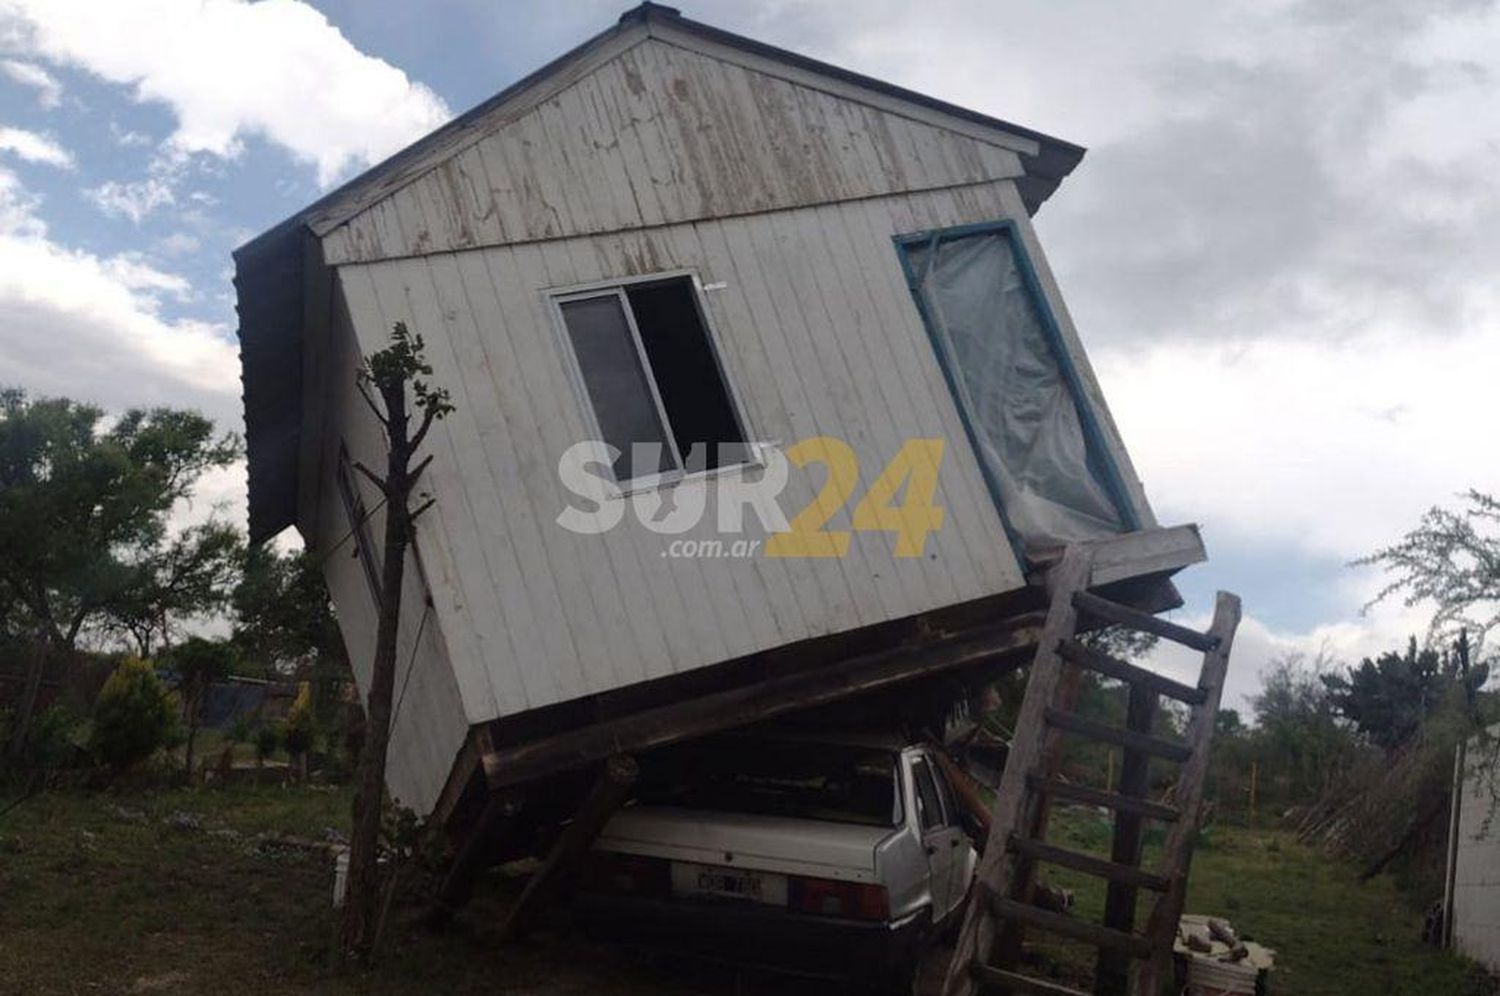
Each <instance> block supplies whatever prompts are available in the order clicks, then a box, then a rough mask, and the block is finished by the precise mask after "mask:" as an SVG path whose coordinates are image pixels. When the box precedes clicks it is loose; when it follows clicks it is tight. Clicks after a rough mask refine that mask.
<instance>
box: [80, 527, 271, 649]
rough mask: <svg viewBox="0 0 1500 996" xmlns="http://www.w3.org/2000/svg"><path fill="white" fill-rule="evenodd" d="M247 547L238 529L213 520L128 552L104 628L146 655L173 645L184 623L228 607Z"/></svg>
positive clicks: (106, 613)
mask: <svg viewBox="0 0 1500 996" xmlns="http://www.w3.org/2000/svg"><path fill="white" fill-rule="evenodd" d="M243 548H244V543H243V541H242V540H241V539H240V534H239V531H238V530H237V529H235V528H234V527H233V526H230V525H228V524H227V523H223V522H216V521H210V522H207V523H203V524H202V525H197V526H191V527H189V528H187V529H184V530H182V531H181V532H180V533H178V534H177V535H175V536H173V537H171V538H164V539H163V540H161V541H160V542H159V543H157V544H155V545H153V546H150V547H146V548H142V549H137V550H135V551H132V552H130V553H129V554H128V557H129V560H128V561H127V562H124V563H122V565H121V569H122V575H121V579H122V583H121V585H120V587H119V590H118V591H117V592H115V594H114V595H113V596H112V597H111V598H110V599H109V601H108V603H107V605H106V606H105V609H104V615H105V618H104V621H103V625H104V627H105V628H106V629H108V630H110V631H112V632H115V633H118V634H120V635H123V636H126V637H127V638H129V639H130V640H131V642H133V643H134V644H135V648H136V652H137V653H138V654H140V655H141V656H142V657H149V656H151V654H152V652H153V651H154V650H156V649H158V648H161V647H168V646H170V645H171V644H172V643H173V641H174V640H175V639H176V638H177V637H178V636H179V635H180V633H179V631H180V629H181V626H182V624H183V623H184V622H185V621H187V620H189V619H193V618H204V617H208V616H212V615H214V614H216V613H217V612H219V611H220V610H221V609H223V608H224V607H225V606H227V605H228V604H229V600H230V596H231V594H232V592H233V590H234V586H235V584H236V583H237V582H238V580H239V576H240V563H241V561H242V559H243V557H242V551H243ZM122 560H124V558H123V557H122Z"/></svg>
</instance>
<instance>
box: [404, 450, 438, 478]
mask: <svg viewBox="0 0 1500 996" xmlns="http://www.w3.org/2000/svg"><path fill="white" fill-rule="evenodd" d="M430 463H432V454H431V453H429V454H427V456H425V457H423V458H422V461H421V463H418V464H417V465H416V466H415V467H413V468H412V470H411V473H409V474H407V475H406V483H407V485H408V486H410V485H413V484H416V483H417V478H419V477H421V476H422V471H424V470H426V469H427V465H428V464H430Z"/></svg>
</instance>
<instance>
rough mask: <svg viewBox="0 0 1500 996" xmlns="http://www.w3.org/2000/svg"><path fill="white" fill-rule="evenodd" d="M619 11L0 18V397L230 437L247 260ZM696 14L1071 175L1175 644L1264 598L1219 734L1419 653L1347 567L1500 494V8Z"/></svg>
mask: <svg viewBox="0 0 1500 996" xmlns="http://www.w3.org/2000/svg"><path fill="white" fill-rule="evenodd" d="M622 9H623V7H622V5H619V4H603V3H596V2H581V3H571V4H565V5H564V4H556V3H532V2H503V0H445V2H439V3H429V4H416V3H411V2H409V0H400V2H396V0H327V2H313V3H304V2H299V0H266V2H264V3H257V4H247V3H243V2H239V0H114V2H112V3H110V4H98V3H89V2H74V0H48V2H43V0H0V381H4V382H18V383H21V384H22V385H24V386H26V387H28V388H30V389H32V390H33V391H36V392H38V393H43V394H46V393H66V394H69V395H73V396H79V397H89V398H93V399H95V400H97V401H99V402H100V403H102V404H104V405H106V406H107V407H110V408H120V407H123V406H125V405H129V404H138V403H156V402H172V403H189V404H194V405H198V406H200V407H202V408H203V409H204V410H206V411H208V412H210V413H212V414H214V415H215V416H216V417H218V418H221V419H223V420H224V421H225V422H226V424H230V425H233V424H235V423H236V420H237V419H238V382H237V364H236V361H235V353H234V346H233V332H232V330H233V326H234V313H233V289H232V287H231V285H230V283H229V275H230V259H229V252H230V250H231V249H232V248H233V247H234V246H236V245H237V244H239V243H241V242H243V241H244V240H245V239H247V238H248V237H250V236H252V235H254V234H256V233H257V232H259V231H261V230H263V229H265V228H267V227H269V226H270V225H271V224H273V223H275V222H277V221H279V220H280V219H282V218H284V217H285V216H287V215H289V214H291V213H292V212H294V211H295V210H297V209H298V208H300V207H302V206H303V205H305V204H306V203H308V202H309V201H311V200H313V199H315V198H316V197H318V196H319V195H320V194H321V193H322V192H324V191H326V190H327V189H329V188H330V187H331V186H332V185H334V184H336V183H337V182H338V181H339V180H341V179H344V178H347V177H348V176H350V175H352V174H353V173H355V172H357V171H358V170H359V169H360V168H362V167H363V166H364V165H367V164H368V163H369V162H371V161H374V160H376V159H378V158H380V157H382V156H384V155H386V154H389V153H390V152H393V151H395V150H396V149H398V148H400V147H401V146H403V145H404V144H406V143H407V142H409V141H411V140H413V139H415V138H417V137H420V136H421V135H422V134H424V133H425V132H426V131H428V130H430V129H431V128H432V127H435V126H436V125H437V124H439V123H441V122H442V121H443V120H445V119H446V118H447V117H448V116H450V115H451V114H453V113H457V112H460V111H462V110H464V109H465V108H467V107H469V106H471V105H472V104H474V103H476V102H478V101H480V100H482V99H484V98H485V97H487V96H489V95H490V94H492V93H493V92H495V91H496V90H498V89H500V88H501V87H503V86H504V85H506V84H507V83H509V82H511V81H513V80H515V79H516V78H518V77H519V76H521V75H523V74H525V73H526V72H529V71H530V70H531V69H534V68H536V67H537V66H538V65H540V64H541V63H543V62H545V61H547V60H548V59H550V58H552V57H554V56H555V55H557V54H559V53H561V52H562V51H563V50H565V49H566V48H568V47H570V46H572V45H574V44H576V43H578V42H579V41H582V40H583V39H584V38H586V37H587V36H588V35H590V34H592V33H594V32H596V31H598V30H601V29H602V28H604V27H606V26H608V25H609V24H610V23H612V22H613V20H614V19H615V17H617V16H618V14H619V13H620V11H621V10H622ZM684 13H686V14H688V15H689V16H693V17H696V18H698V19H700V20H704V21H708V22H709V23H713V24H717V25H720V26H723V27H726V28H730V29H731V30H736V31H740V32H743V33H746V34H750V35H752V36H754V37H758V38H762V39H764V40H767V41H770V42H772V43H775V44H779V45H783V46H786V47H789V48H792V49H795V50H797V51H801V52H804V53H806V54H808V55H812V56H814V57H817V58H821V59H825V60H827V61H831V62H834V63H838V64H842V65H846V66H849V67H851V68H854V69H858V70H860V71H863V72H866V73H869V74H871V75H874V76H879V77H884V78H887V79H891V80H893V81H895V82H899V83H902V84H904V85H907V86H910V87H913V88H915V89H918V90H923V91H926V92H929V93H932V94H934V95H936V96H939V97H943V98H945V99H949V100H952V101H954V102H956V103H960V104H964V105H967V106H971V107H974V108H976V109H978V110H982V111H985V112H989V113H992V114H995V115H998V116H1000V117H1004V118H1007V119H1010V120H1013V121H1017V122H1021V123H1024V124H1027V125H1030V126H1033V127H1035V128H1038V129H1040V130H1043V131H1047V132H1050V133H1052V134H1056V135H1058V136H1060V137H1064V138H1067V139H1070V140H1073V141H1077V142H1079V143H1081V144H1084V145H1087V146H1089V147H1090V153H1089V155H1088V156H1087V157H1086V158H1085V160H1084V163H1083V165H1082V167H1081V168H1080V169H1079V171H1078V172H1077V173H1076V174H1075V175H1074V176H1073V177H1072V178H1070V179H1069V180H1068V181H1067V182H1066V183H1065V184H1064V185H1063V187H1062V189H1061V190H1060V191H1059V193H1058V194H1057V195H1056V197H1055V198H1054V199H1053V201H1051V202H1049V204H1048V205H1047V206H1046V207H1045V208H1044V209H1043V211H1042V212H1041V214H1040V215H1039V216H1038V219H1037V224H1038V227H1039V230H1040V232H1041V235H1042V238H1043V240H1044V244H1045V245H1046V246H1047V249H1048V252H1049V255H1050V257H1051V259H1052V262H1053V265H1054V267H1055V268H1056V269H1057V271H1058V273H1059V276H1060V278H1061V280H1062V284H1063V289H1064V292H1065V294H1066V295H1067V297H1068V301H1069V306H1070V309H1071V310H1072V312H1073V314H1074V317H1075V319H1076V321H1077V323H1078V325H1079V327H1080V329H1081V331H1082V334H1083V335H1084V338H1085V342H1086V343H1087V344H1088V346H1089V349H1090V353H1091V356H1092V357H1093V360H1094V362H1095V364H1096V367H1097V368H1098V371H1099V374H1100V376H1101V379H1102V380H1103V383H1104V386H1105V390H1106V393H1107V395H1108V397H1109V398H1110V401H1111V404H1112V407H1113V410H1114V413H1115V416H1116V418H1117V420H1118V421H1119V422H1120V424H1121V428H1122V431H1123V432H1124V435H1125V438H1126V441H1127V443H1128V444H1129V446H1130V448H1131V451H1132V453H1133V455H1134V457H1135V460H1136V462H1137V465H1138V470H1139V471H1140V473H1141V475H1142V477H1143V478H1144V480H1145V482H1146V486H1147V490H1148V493H1149V494H1150V495H1151V496H1152V498H1153V501H1154V503H1155V504H1156V507H1157V511H1158V514H1159V516H1160V518H1161V519H1162V520H1163V521H1166V522H1180V521H1196V522H1200V523H1202V524H1203V526H1204V530H1205V535H1206V537H1207V539H1208V542H1209V548H1210V552H1211V554H1212V556H1213V560H1212V562H1211V563H1210V564H1209V565H1207V566H1205V567H1202V568H1198V569H1195V570H1194V571H1191V572H1189V573H1188V574H1187V575H1185V576H1184V577H1183V580H1182V585H1183V588H1184V591H1185V592H1186V594H1187V595H1188V596H1189V605H1188V606H1187V608H1186V609H1185V610H1183V613H1182V615H1184V616H1185V617H1187V618H1190V619H1192V618H1195V617H1196V616H1198V615H1201V614H1202V613H1203V612H1204V611H1205V609H1206V606H1207V605H1208V604H1209V602H1210V600H1211V597H1212V591H1213V589H1214V588H1216V587H1225V588H1231V589H1234V590H1237V591H1239V592H1240V593H1241V594H1243V595H1244V596H1245V598H1246V602H1247V606H1248V609H1249V612H1250V614H1251V619H1250V622H1249V623H1248V624H1247V626H1246V628H1245V630H1244V636H1243V646H1242V649H1243V653H1242V654H1241V656H1240V657H1239V659H1238V660H1237V665H1236V675H1235V678H1234V679H1233V681H1232V689H1233V694H1234V696H1235V697H1236V699H1237V701H1242V700H1243V696H1244V695H1245V694H1246V693H1247V692H1248V691H1250V690H1251V689H1253V687H1254V685H1255V676H1256V672H1257V671H1258V670H1259V667H1260V666H1262V665H1263V664H1264V663H1265V662H1266V661H1267V660H1269V659H1270V658H1272V657H1273V656H1275V655H1277V654H1282V653H1288V652H1300V653H1304V654H1307V655H1309V656H1314V655H1316V654H1318V653H1319V652H1325V653H1327V654H1328V655H1330V656H1332V657H1334V658H1339V659H1346V660H1347V659H1352V658H1356V657H1358V656H1359V655H1361V654H1365V653H1369V652H1372V651H1374V650H1376V649H1379V648H1380V647H1382V646H1385V645H1391V644H1396V643H1400V642H1402V640H1403V639H1404V634H1405V633H1407V632H1411V631H1414V630H1416V631H1420V629H1421V628H1422V626H1423V624H1424V621H1425V617H1424V616H1423V614H1422V612H1421V610H1420V609H1416V610H1407V609H1405V608H1403V607H1401V606H1395V605H1392V606H1385V607H1383V608H1381V609H1379V610H1377V611H1376V612H1375V613H1373V614H1372V615H1369V616H1362V615H1361V614H1360V611H1359V610H1360V607H1361V605H1362V604H1363V603H1364V602H1365V600H1366V599H1367V598H1368V597H1369V595H1370V594H1371V592H1372V591H1374V590H1375V588H1376V587H1377V585H1378V578H1377V577H1374V576H1373V575H1371V574H1370V572H1368V571H1364V572H1361V571H1355V570H1351V569H1350V568H1348V567H1347V566H1346V565H1347V563H1348V561H1350V560H1351V559H1353V558H1355V557H1358V556H1360V555H1362V554H1365V553H1367V552H1369V551H1370V550H1371V549H1373V548H1374V547H1375V546H1377V545H1379V544H1380V543H1382V542H1386V541H1389V540H1391V539H1394V538H1395V537H1397V536H1398V535H1399V534H1400V533H1401V532H1402V531H1403V530H1405V529H1406V528H1408V527H1410V526H1411V525H1412V524H1414V522H1415V520H1416V518H1417V516H1419V515H1420V514H1421V512H1422V511H1423V510H1424V509H1425V508H1427V507H1428V506H1430V505H1433V504H1437V503H1452V501H1453V497H1454V495H1455V493H1456V492H1458V491H1460V490H1461V489H1463V488H1466V487H1470V486H1477V487H1481V488H1486V489H1489V490H1500V446H1497V444H1496V440H1495V431H1494V425H1495V421H1496V419H1495V414H1494V402H1493V398H1494V395H1495V391H1494V384H1495V379H1496V372H1497V370H1500V291H1497V286H1500V285H1497V283H1496V281H1495V280H1494V279H1493V274H1494V273H1496V272H1497V268H1500V235H1497V233H1500V194H1497V189H1496V183H1495V180H1494V177H1495V176H1497V175H1500V170H1497V169H1496V167H1497V166H1500V112H1497V111H1496V108H1497V107H1500V82H1497V73H1500V14H1497V11H1496V8H1495V6H1494V5H1493V4H1490V3H1485V2H1463V0H1455V2H1444V3H1432V4H1424V5H1410V4H1404V3H1399V2H1368V3H1358V4H1353V3H1345V2H1342V0H1300V2H1285V0H1283V2H1277V3H1270V4H1267V3H1262V2H1255V3H1251V2H1225V3H1222V4H1213V5H1204V4H1191V3H1186V2H1182V3H1176V2H1163V0H1137V2H1133V3H1127V4H1117V5H1109V6H1108V7H1103V6H1101V5H1098V4H1093V3H1088V2H1084V0H1058V2H1051V3H1040V2H1036V3H1029V2H1011V3H1005V4H993V3H981V2H974V0H937V2H934V3H929V4H926V5H911V4H907V3H896V2H894V0H870V2H867V3H864V4H862V5H861V7H860V16H859V17H858V18H850V17H849V16H848V10H847V7H846V6H845V5H841V4H833V3H825V2H816V0H771V2H762V3H754V2H738V3H728V2H725V0H706V2H703V3H699V4H687V5H685V7H684ZM242 486H243V484H242V478H241V476H240V475H239V474H238V473H235V474H226V475H223V476H222V478H221V479H216V480H215V481H213V482H211V485H210V487H209V488H208V489H207V493H206V494H205V496H204V497H203V499H202V501H201V503H200V504H201V506H202V508H206V507H208V506H210V505H212V504H213V503H215V502H217V501H224V502H227V503H228V507H227V512H226V514H239V513H238V510H237V509H238V507H239V506H238V505H237V504H236V503H238V502H239V501H240V495H241V492H242ZM202 508H200V509H199V512H200V513H201V511H202ZM1160 663H1161V664H1162V666H1164V667H1169V668H1176V667H1180V666H1182V662H1180V661H1176V660H1173V659H1170V658H1168V657H1163V658H1162V659H1161V661H1160Z"/></svg>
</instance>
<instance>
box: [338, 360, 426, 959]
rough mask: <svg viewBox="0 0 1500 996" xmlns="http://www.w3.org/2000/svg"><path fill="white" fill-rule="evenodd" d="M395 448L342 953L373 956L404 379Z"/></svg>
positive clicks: (391, 681)
mask: <svg viewBox="0 0 1500 996" xmlns="http://www.w3.org/2000/svg"><path fill="white" fill-rule="evenodd" d="M381 395H382V400H383V401H384V402H385V410H386V418H387V432H388V435H389V451H388V453H387V460H386V475H385V479H384V481H383V482H382V485H383V489H384V491H385V495H386V513H385V539H384V543H383V550H382V553H383V556H384V561H383V562H382V564H381V575H380V620H379V625H378V628H377V629H376V634H375V661H374V665H373V667H372V668H371V672H370V691H369V695H368V697H367V700H366V704H365V717H366V724H365V726H366V731H365V742H364V746H363V748H362V749H361V750H360V755H359V769H358V772H357V775H356V780H355V795H354V827H353V832H352V833H351V835H350V839H349V878H348V891H347V893H346V898H345V902H344V910H343V921H342V923H341V926H340V937H339V946H340V950H339V957H340V959H341V960H354V961H360V962H364V961H367V960H368V959H369V957H370V954H371V950H372V947H373V945H374V941H375V932H376V929H377V924H378V922H379V918H380V881H379V864H378V859H379V847H380V817H381V810H382V808H383V803H384V801H385V768H386V752H387V749H388V747H389V745H390V737H391V702H392V698H393V695H394V690H395V683H396V649H397V643H396V638H397V635H398V632H399V627H400V621H401V585H402V581H403V579H404V575H405V569H406V548H407V546H408V545H409V544H410V542H411V512H410V510H409V508H408V507H407V500H408V497H409V495H410V491H411V480H410V476H409V466H408V465H409V463H410V460H411V444H410V441H409V439H408V438H407V417H406V395H405V385H404V384H397V385H396V386H395V389H394V390H386V389H382V391H381Z"/></svg>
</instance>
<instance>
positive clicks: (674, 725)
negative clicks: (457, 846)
mask: <svg viewBox="0 0 1500 996" xmlns="http://www.w3.org/2000/svg"><path fill="white" fill-rule="evenodd" d="M1039 622H1040V618H1039V614H1037V613H1025V614H1022V615H1019V616H1016V617H1014V618H1012V619H1009V620H1006V621H1005V622H1004V623H1001V624H999V625H996V626H989V627H984V628H982V629H978V630H975V631H974V632H972V633H970V634H968V635H965V636H961V637H954V638H950V639H947V640H941V641H936V642H933V643H929V644H926V645H919V646H912V645H910V644H907V645H903V646H897V647H892V648H889V649H886V650H880V651H877V652H874V653H869V654H862V655H860V656H858V657H854V658H851V659H849V660H847V661H843V662H841V663H838V664H833V665H830V666H828V667H823V668H819V669H817V670H815V671H809V672H806V673H802V674H793V675H788V676H786V677H783V678H776V679H772V680H770V681H763V682H759V683H757V684H753V685H748V686H745V687H741V688H735V689H731V690H729V691H725V692H718V693H715V694H712V695H705V696H702V697H699V698H695V699H689V700H687V701H685V702H679V703H674V704H672V705H666V706H658V707H657V708H654V709H646V710H643V711H641V712H638V713H634V714H632V715H629V716H622V717H620V718H618V719H613V720H606V721H604V722H600V723H595V724H593V725H591V726H587V727H584V728H582V729H578V730H571V731H569V732H567V733H562V734H559V735H557V736H554V737H546V738H543V739H540V740H535V741H532V742H530V743H524V744H518V745H515V746H511V747H502V748H497V749H494V750H492V751H489V752H487V753H486V754H485V755H484V768H485V776H486V778H487V779H488V781H489V784H490V787H491V788H492V789H498V788H504V787H507V786H512V785H519V784H522V783H524V782H527V781H531V780H533V779H536V778H541V777H543V776H546V775H550V774H554V773H556V772H558V771H563V770H567V769H570V768H578V767H582V766H583V765H585V764H589V763H591V762H593V761H597V760H600V759H602V758H604V757H608V756H609V755H611V754H614V753H618V752H637V751H642V750H646V749H648V748H651V747H661V746H664V745H666V744H670V743H675V742H677V741H679V740H688V739H692V738H694V737H701V736H706V735H708V734H710V733H717V732H719V731H722V730H728V729H733V728H735V727H738V726H745V725H747V724H749V723H754V722H757V721H759V720H763V719H769V718H771V717H773V716H779V715H782V714H784V713H788V712H793V711H795V710H799V709H806V708H809V707H811V706H817V705H824V704H827V703H829V702H835V701H838V700H840V699H845V698H849V697H851V696H854V695H861V694H864V693H866V692H871V691H875V690H877V689H881V688H886V687H888V686H890V685H895V684H899V683H900V682H903V681H909V680H911V679H912V678H917V677H921V676H924V675H928V674H935V673H938V672H941V671H951V670H954V669H956V668H961V667H967V666H971V665H975V664H983V663H985V662H986V661H991V660H994V659H995V658H998V657H1001V656H1003V655H1005V654H1009V653H1013V652H1015V651H1018V650H1024V649H1025V648H1027V647H1029V646H1033V645H1034V644H1035V643H1036V640H1037V634H1038V632H1039V625H1038V624H1039Z"/></svg>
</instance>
